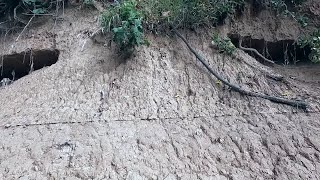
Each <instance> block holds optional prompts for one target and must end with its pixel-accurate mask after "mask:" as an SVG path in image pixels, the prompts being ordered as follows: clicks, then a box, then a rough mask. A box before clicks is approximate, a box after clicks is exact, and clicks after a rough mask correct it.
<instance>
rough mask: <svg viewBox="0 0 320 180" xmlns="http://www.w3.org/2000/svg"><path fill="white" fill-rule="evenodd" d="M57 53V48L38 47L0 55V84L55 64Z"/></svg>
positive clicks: (57, 57)
mask: <svg viewBox="0 0 320 180" xmlns="http://www.w3.org/2000/svg"><path fill="white" fill-rule="evenodd" d="M59 54H60V52H59V50H57V49H40V50H27V51H24V52H21V53H14V54H9V55H3V56H0V82H1V83H0V86H1V84H2V85H4V84H8V83H7V82H8V81H10V82H13V81H15V80H17V79H20V78H22V77H23V76H26V75H28V74H29V73H31V72H33V71H36V70H39V69H41V68H43V67H46V66H51V65H52V64H55V63H56V62H57V61H58V59H59Z"/></svg>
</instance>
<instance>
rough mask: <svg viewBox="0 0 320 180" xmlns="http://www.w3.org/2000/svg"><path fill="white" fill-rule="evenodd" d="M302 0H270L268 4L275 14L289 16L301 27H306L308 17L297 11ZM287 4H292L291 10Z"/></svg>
mask: <svg viewBox="0 0 320 180" xmlns="http://www.w3.org/2000/svg"><path fill="white" fill-rule="evenodd" d="M304 1H305V0H290V1H285V0H271V1H270V6H271V9H273V10H275V11H276V12H277V14H279V15H283V16H288V17H291V18H293V19H294V20H296V21H297V22H298V23H299V24H300V25H301V26H302V27H306V26H307V25H308V23H307V22H308V18H307V17H306V16H304V15H303V14H301V12H299V11H300V8H301V5H302V3H303V2H304ZM288 5H290V6H292V9H293V10H289V8H288Z"/></svg>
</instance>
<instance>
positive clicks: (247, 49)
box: [239, 37, 275, 64]
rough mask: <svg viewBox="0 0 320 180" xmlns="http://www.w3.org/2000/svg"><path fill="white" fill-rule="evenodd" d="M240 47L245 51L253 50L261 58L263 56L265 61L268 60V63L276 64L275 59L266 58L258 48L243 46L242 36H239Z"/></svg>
mask: <svg viewBox="0 0 320 180" xmlns="http://www.w3.org/2000/svg"><path fill="white" fill-rule="evenodd" d="M239 49H241V50H244V51H252V52H254V53H255V54H256V55H257V56H259V57H260V58H262V59H263V60H264V61H267V62H268V63H271V64H275V62H274V61H272V60H270V59H267V58H265V57H264V56H263V55H262V54H260V53H259V52H258V51H257V50H256V49H253V48H245V47H242V38H241V37H240V38H239Z"/></svg>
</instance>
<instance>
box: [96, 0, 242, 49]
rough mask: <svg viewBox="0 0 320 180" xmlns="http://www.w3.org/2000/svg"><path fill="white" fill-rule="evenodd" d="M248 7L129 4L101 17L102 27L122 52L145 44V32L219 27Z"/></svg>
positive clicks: (231, 2)
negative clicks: (228, 18)
mask: <svg viewBox="0 0 320 180" xmlns="http://www.w3.org/2000/svg"><path fill="white" fill-rule="evenodd" d="M244 3H245V0H201V1H199V0H188V1H186V0H162V1H150V0H142V1H135V0H126V1H124V2H122V3H121V4H119V5H116V6H114V7H110V8H109V9H107V10H106V11H105V12H104V13H103V14H102V16H101V25H102V27H103V29H104V31H109V32H112V34H113V41H114V42H115V43H116V44H117V45H118V46H119V48H120V50H127V49H132V48H134V47H135V46H139V45H141V44H144V42H145V41H144V37H143V31H144V30H143V29H144V28H147V29H148V30H151V31H153V32H159V31H165V30H168V29H169V27H174V28H181V27H186V28H193V27H197V26H204V25H205V26H212V25H217V24H219V23H222V22H223V20H224V19H225V18H226V17H228V16H232V15H234V14H235V13H236V11H237V9H241V7H242V6H244ZM142 20H143V21H142Z"/></svg>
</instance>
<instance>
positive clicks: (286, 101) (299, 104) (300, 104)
mask: <svg viewBox="0 0 320 180" xmlns="http://www.w3.org/2000/svg"><path fill="white" fill-rule="evenodd" d="M172 31H173V32H174V33H175V34H176V35H177V36H178V37H179V38H180V39H181V40H182V41H183V42H184V43H185V44H186V45H187V46H188V48H189V50H190V51H191V52H192V53H193V54H194V55H195V56H196V58H197V59H198V60H199V61H200V62H201V63H202V64H203V65H204V66H205V67H206V69H207V70H208V71H209V72H210V73H211V74H212V75H214V76H215V77H216V78H217V79H218V80H219V81H221V82H222V83H224V84H225V85H227V86H229V87H230V88H231V89H232V90H234V91H236V92H239V93H240V94H243V95H247V96H252V97H259V98H263V99H267V100H270V101H272V102H275V103H280V104H286V105H290V106H293V107H297V108H301V109H304V110H306V109H307V107H308V104H307V103H306V102H303V101H295V100H289V99H285V98H280V97H276V96H269V95H266V94H262V93H256V92H252V91H248V90H245V89H242V88H240V87H239V86H238V85H234V84H231V83H230V82H228V81H227V80H225V79H224V78H222V77H221V76H220V75H219V74H217V73H216V72H215V71H213V70H212V69H211V68H210V67H209V65H208V64H207V63H206V61H205V59H204V58H203V57H202V56H201V55H199V54H198V53H197V52H196V51H195V50H194V49H193V48H192V47H191V46H190V44H189V43H188V42H187V40H186V39H185V38H184V37H183V36H182V35H181V34H180V33H179V32H178V31H177V30H175V29H173V30H172Z"/></svg>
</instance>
